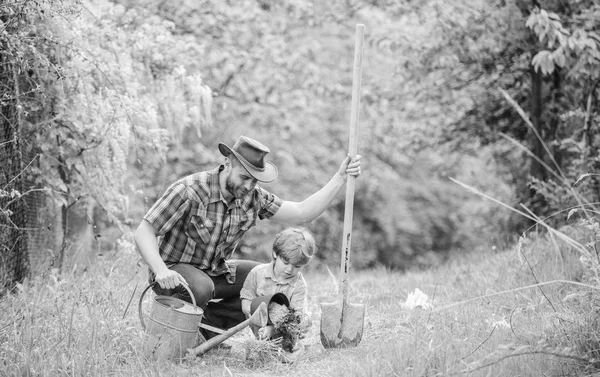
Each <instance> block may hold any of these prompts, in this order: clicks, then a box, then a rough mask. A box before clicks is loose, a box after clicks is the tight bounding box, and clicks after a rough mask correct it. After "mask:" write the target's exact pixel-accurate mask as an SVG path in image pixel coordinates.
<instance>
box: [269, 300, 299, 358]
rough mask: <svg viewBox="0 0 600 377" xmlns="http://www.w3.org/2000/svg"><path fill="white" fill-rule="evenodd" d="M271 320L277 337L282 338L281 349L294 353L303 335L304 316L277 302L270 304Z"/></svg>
mask: <svg viewBox="0 0 600 377" xmlns="http://www.w3.org/2000/svg"><path fill="white" fill-rule="evenodd" d="M268 309H269V319H270V320H271V322H273V327H274V328H275V334H276V335H275V337H276V338H277V337H281V347H282V348H283V349H284V350H285V351H287V352H292V351H293V350H294V348H295V347H296V344H297V343H298V340H299V339H300V338H301V335H302V326H301V322H302V316H301V314H300V313H298V311H297V310H296V309H294V308H289V307H287V306H285V305H280V304H277V303H275V302H272V303H270V304H269V308H268Z"/></svg>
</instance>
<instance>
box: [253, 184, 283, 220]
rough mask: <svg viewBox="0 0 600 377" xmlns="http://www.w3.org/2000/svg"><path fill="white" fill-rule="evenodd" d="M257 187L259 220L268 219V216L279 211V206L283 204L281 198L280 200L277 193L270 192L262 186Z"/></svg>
mask: <svg viewBox="0 0 600 377" xmlns="http://www.w3.org/2000/svg"><path fill="white" fill-rule="evenodd" d="M259 189H260V190H259V192H260V196H259V197H260V210H259V212H258V218H259V219H261V220H263V219H268V218H270V217H273V215H275V214H276V213H277V211H279V208H281V204H283V200H281V198H279V197H278V196H277V195H275V194H271V193H270V192H268V191H267V190H265V189H263V188H262V187H260V188H259Z"/></svg>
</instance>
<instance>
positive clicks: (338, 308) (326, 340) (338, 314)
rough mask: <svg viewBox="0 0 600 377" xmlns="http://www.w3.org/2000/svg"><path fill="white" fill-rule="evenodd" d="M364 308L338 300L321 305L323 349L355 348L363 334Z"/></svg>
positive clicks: (360, 305)
mask: <svg viewBox="0 0 600 377" xmlns="http://www.w3.org/2000/svg"><path fill="white" fill-rule="evenodd" d="M364 319H365V306H364V305H363V304H352V303H349V302H343V301H342V300H338V301H336V302H333V303H323V304H321V344H323V347H325V348H347V347H356V346H357V345H358V343H360V340H361V339H362V334H363V324H364Z"/></svg>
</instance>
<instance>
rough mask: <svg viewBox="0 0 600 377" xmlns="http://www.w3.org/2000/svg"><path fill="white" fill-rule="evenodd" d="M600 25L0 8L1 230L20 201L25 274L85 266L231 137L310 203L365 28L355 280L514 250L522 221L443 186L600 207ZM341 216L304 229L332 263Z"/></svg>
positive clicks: (126, 5)
mask: <svg viewBox="0 0 600 377" xmlns="http://www.w3.org/2000/svg"><path fill="white" fill-rule="evenodd" d="M599 16H600V7H599V6H598V5H596V4H595V3H594V1H584V0H581V1H569V2H567V1H558V0H557V1H549V2H544V3H543V4H540V3H538V2H536V1H525V0H523V1H517V0H513V1H509V0H507V1H500V0H498V1H492V2H490V1H484V0H465V1H462V2H460V3H457V2H451V3H447V2H443V1H441V0H427V1H420V2H414V1H410V0H404V1H385V0H382V1H377V0H375V1H373V0H371V1H362V0H355V1H331V2H319V1H311V0H288V1H270V0H241V1H235V2H229V1H226V2H222V1H216V0H202V1H195V0H194V1H192V0H182V1H177V2H169V1H159V0H114V1H109V0H98V1H94V2H90V1H71V0H64V1H59V2H50V1H35V2H34V1H27V0H6V1H4V2H3V3H2V5H0V20H1V22H2V23H1V24H0V44H1V45H2V49H1V51H0V59H1V61H0V64H2V70H1V71H0V72H1V74H2V77H0V80H1V88H2V89H1V90H2V93H0V101H1V103H0V105H1V106H2V109H3V115H4V116H3V119H2V122H3V127H4V128H5V130H6V129H9V130H11V132H12V133H11V135H13V134H16V135H18V140H19V143H20V144H19V145H18V148H17V149H19V150H21V151H22V157H23V158H22V162H20V165H19V166H20V169H21V170H22V171H23V174H22V175H21V177H22V178H23V179H25V180H26V182H27V184H26V188H19V189H16V188H14V187H12V186H11V185H12V184H14V183H15V182H16V181H14V182H11V179H12V176H10V174H8V169H5V167H6V166H8V165H7V162H5V161H2V166H3V169H4V170H3V174H4V175H5V176H6V177H7V178H6V180H4V181H2V182H0V183H2V186H0V189H2V191H0V199H1V200H2V201H1V202H0V207H1V209H2V216H3V220H2V221H3V229H10V228H11V227H12V228H15V227H17V228H21V229H22V228H23V226H22V225H21V226H17V225H16V224H12V225H11V224H10V222H9V221H8V220H10V218H11V216H14V211H9V207H8V204H7V203H9V202H10V203H14V202H15V200H17V199H18V200H22V201H24V202H26V201H27V200H29V201H30V202H32V205H31V206H30V207H34V208H36V213H35V216H33V215H30V216H29V223H28V224H29V225H27V227H28V228H31V229H36V230H35V231H33V230H31V231H29V232H27V234H28V237H30V240H31V241H30V244H36V245H38V247H35V248H34V249H35V250H33V251H32V255H31V259H32V260H33V261H34V263H33V264H34V268H33V269H34V270H39V269H45V268H47V267H49V266H50V268H59V269H63V268H73V267H74V266H75V265H77V266H78V267H77V268H79V269H85V266H87V265H89V263H91V261H92V260H93V258H94V256H95V255H97V254H98V253H110V254H111V255H112V253H116V254H117V255H118V253H119V252H122V250H124V249H131V247H132V246H131V243H130V242H128V232H129V230H130V229H131V228H134V227H136V226H137V224H138V222H139V220H140V219H141V216H142V215H143V213H144V212H145V211H146V210H147V209H148V208H149V206H150V205H151V204H152V202H153V201H154V200H155V199H156V198H157V197H158V196H159V195H160V194H161V193H162V192H163V190H164V189H165V188H166V186H167V185H168V184H170V183H171V182H172V181H173V180H175V179H177V178H179V177H182V176H184V175H186V174H189V173H192V172H195V171H199V170H203V169H208V168H212V167H214V166H216V165H217V164H218V163H219V162H220V161H221V156H220V154H219V153H218V150H217V148H216V145H217V143H218V142H220V141H223V142H226V143H233V142H234V141H235V140H236V139H237V137H238V136H239V135H240V134H244V135H248V136H251V137H254V138H257V139H259V140H261V141H263V142H264V143H265V144H267V145H268V146H269V147H270V148H271V150H272V153H271V155H270V156H271V159H272V160H273V162H274V163H275V164H277V166H278V168H279V170H280V177H279V178H278V180H277V181H276V182H275V183H273V184H269V185H266V186H265V187H266V188H267V189H269V190H271V191H273V192H274V193H276V194H278V195H279V196H281V197H282V198H284V199H290V200H300V199H303V198H304V197H306V196H308V195H309V194H310V193H312V192H313V191H314V190H315V189H317V188H318V187H320V186H321V185H323V184H324V183H325V182H326V181H327V180H328V179H329V178H330V177H331V175H332V174H333V173H334V172H335V171H336V170H337V168H338V166H339V163H340V162H341V160H342V159H343V157H344V156H345V154H346V151H347V142H348V140H347V138H348V136H347V128H348V126H347V125H348V122H349V107H350V97H351V87H352V61H353V47H354V40H353V38H354V28H355V25H356V24H357V23H363V24H365V28H366V36H365V37H366V40H365V51H364V58H363V80H362V83H363V84H362V99H361V105H362V106H361V114H360V115H361V119H360V124H359V127H360V133H359V135H360V136H359V153H360V154H361V155H363V156H364V159H363V163H364V165H363V166H364V169H363V175H362V177H361V179H360V180H359V181H358V183H357V192H356V198H355V219H354V234H353V250H354V256H353V264H354V265H355V266H356V267H358V268H364V267H369V266H375V265H379V264H383V265H386V266H389V267H391V268H399V269H404V268H410V267H415V266H422V267H426V266H428V265H431V264H435V263H439V262H440V261H443V260H444V259H445V258H446V257H447V256H448V255H449V253H450V252H453V251H456V252H469V251H473V250H478V249H486V248H488V249H489V248H503V247H506V246H507V245H510V243H511V242H512V241H513V240H514V238H515V237H518V235H519V233H520V232H521V231H523V230H524V229H525V228H526V227H528V226H530V225H531V224H530V223H528V222H527V221H526V220H525V219H522V218H518V217H516V216H514V215H513V214H511V213H510V212H509V211H507V210H504V209H502V208H500V207H499V206H498V205H496V204H494V203H492V202H490V201H486V200H485V199H483V198H481V197H478V196H476V195H473V194H472V193H469V192H467V191H466V190H464V189H463V188H462V187H460V186H458V185H456V184H455V183H453V182H452V181H450V180H449V179H448V178H450V177H451V178H454V179H456V180H458V181H460V182H463V183H465V184H467V185H471V186H473V187H476V188H477V189H479V190H481V191H482V192H485V193H486V194H488V195H489V196H492V197H494V198H496V199H497V200H500V201H502V202H504V203H507V204H509V205H513V206H518V205H519V204H520V203H522V204H524V205H525V206H527V207H528V208H530V209H531V210H532V211H533V212H534V213H536V214H537V215H539V216H542V217H543V216H547V215H551V214H553V213H555V212H556V211H558V210H561V209H564V208H567V207H569V206H572V205H575V204H577V202H576V201H574V200H575V199H574V198H573V195H568V194H569V192H568V187H569V186H573V184H574V183H575V181H577V179H578V178H579V177H580V176H581V175H582V174H586V173H587V174H591V175H589V176H586V178H585V179H582V180H580V181H579V182H577V185H575V189H576V190H578V192H579V193H580V198H579V202H580V203H595V202H597V201H598V195H599V191H598V189H599V188H598V180H597V178H598V177H597V176H596V175H594V174H595V173H596V172H597V170H598V163H599V161H598V144H599V143H600V141H599V139H598V80H599V73H600V59H599V58H600V52H599V51H598V47H599V45H600V37H599V35H598V28H599V21H598V20H599V19H600V18H599ZM503 91H504V93H506V94H507V95H508V96H510V98H512V99H514V101H515V103H516V104H518V105H519V106H521V107H522V108H523V109H524V111H525V113H526V114H527V116H528V121H529V120H530V123H531V124H530V125H528V124H527V121H526V120H525V119H524V118H523V117H522V116H520V115H519V113H518V111H517V109H516V108H515V106H513V105H511V103H510V102H509V101H508V100H507V98H506V97H505V96H504V95H503ZM534 130H535V132H534ZM536 133H537V134H538V135H539V138H538V137H536ZM10 140H13V138H11V137H8V138H5V140H0V143H4V144H0V145H2V146H8V143H10ZM15 140H16V139H15ZM11 145H12V146H14V143H13V144H11ZM519 145H522V146H523V147H519ZM525 150H529V151H530V152H526V151H525ZM548 152H549V153H548ZM3 158H4V157H3ZM7 161H8V160H7ZM13 175H14V174H13ZM31 190H33V191H31ZM11 195H12V196H11ZM34 195H35V200H32V199H31V198H32V197H33V196H34ZM15 198H17V199H15ZM28 198H29V199H28ZM11 205H12V204H11ZM589 206H593V204H589ZM11 212H12V213H11ZM342 217H343V195H340V196H339V198H338V200H337V201H336V203H334V205H333V206H332V208H330V210H328V211H327V212H326V213H325V214H323V215H322V216H321V217H319V218H318V219H317V220H315V221H314V222H313V223H312V224H307V225H308V227H309V228H310V229H311V230H312V231H313V232H314V233H315V235H316V237H317V240H318V242H319V246H320V251H319V256H320V260H321V261H322V262H323V263H326V264H328V265H330V266H337V263H338V262H337V261H338V259H339V258H338V256H339V249H340V244H341V230H342V222H343V221H342ZM552 220H553V221H554V222H555V223H556V224H557V225H560V224H561V223H564V222H565V221H566V216H554V217H552ZM13 225H14V226H13ZM280 228H281V226H280V225H276V224H272V223H269V222H262V223H259V225H258V226H257V227H256V228H254V229H253V230H252V231H251V232H250V233H249V234H248V236H247V237H246V238H245V240H244V243H243V244H242V245H241V247H240V249H239V253H240V255H241V256H242V257H246V258H248V257H253V258H255V259H259V260H266V259H267V258H268V255H269V254H268V253H269V250H270V244H271V242H272V235H273V234H274V233H275V232H276V231H277V230H279V229H280ZM3 232H7V230H3ZM5 234H7V233H5ZM32 234H35V237H33V236H32ZM40 240H42V241H40ZM39 245H41V247H40V246H39ZM3 247H5V248H7V250H8V249H10V248H11V245H10V242H7V243H6V246H3ZM30 248H31V245H30ZM115 250H116V251H115ZM315 265H316V266H318V265H320V264H319V263H316V264H315Z"/></svg>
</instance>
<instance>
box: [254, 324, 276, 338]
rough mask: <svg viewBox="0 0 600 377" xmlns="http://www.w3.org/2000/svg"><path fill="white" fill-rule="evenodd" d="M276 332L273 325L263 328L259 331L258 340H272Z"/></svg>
mask: <svg viewBox="0 0 600 377" xmlns="http://www.w3.org/2000/svg"><path fill="white" fill-rule="evenodd" d="M274 331H275V328H274V327H273V326H271V325H267V326H265V327H261V328H260V329H258V339H260V340H268V339H271V337H272V336H273V332H274Z"/></svg>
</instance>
